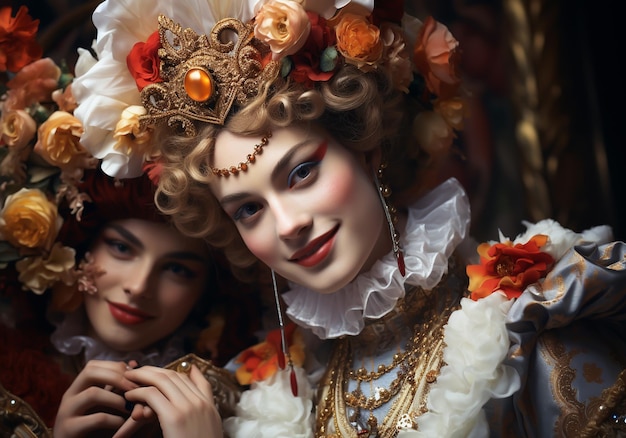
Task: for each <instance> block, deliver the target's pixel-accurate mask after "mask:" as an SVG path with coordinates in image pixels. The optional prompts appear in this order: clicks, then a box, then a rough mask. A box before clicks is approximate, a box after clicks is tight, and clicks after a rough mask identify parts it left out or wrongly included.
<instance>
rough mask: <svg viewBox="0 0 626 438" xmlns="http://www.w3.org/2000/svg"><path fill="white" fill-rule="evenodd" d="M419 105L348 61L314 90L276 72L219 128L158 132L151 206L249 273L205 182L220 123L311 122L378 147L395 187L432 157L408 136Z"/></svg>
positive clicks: (242, 130)
mask: <svg viewBox="0 0 626 438" xmlns="http://www.w3.org/2000/svg"><path fill="white" fill-rule="evenodd" d="M420 110H421V108H420V107H419V104H418V103H417V101H416V100H413V99H411V98H410V97H409V96H407V95H405V94H404V93H401V92H398V91H395V90H393V88H392V86H391V83H390V82H389V80H388V78H387V77H386V76H385V75H384V74H383V73H381V72H378V71H373V72H369V73H363V72H362V71H360V70H358V69H357V68H355V67H353V66H349V65H347V66H344V67H343V68H342V69H340V70H339V71H337V72H336V73H335V75H334V76H333V78H332V79H331V80H330V81H328V82H321V83H318V85H317V87H316V88H315V89H309V88H306V87H304V86H303V85H302V84H298V83H294V82H286V81H283V80H282V79H280V78H279V79H277V80H276V81H275V82H274V83H273V84H267V86H266V88H265V89H264V90H261V92H260V93H259V96H258V97H257V98H256V99H255V100H253V101H251V102H250V103H249V104H247V105H246V106H245V107H243V108H239V109H238V111H237V112H236V113H234V114H232V115H231V116H230V117H229V119H228V120H227V122H226V124H225V125H224V127H221V126H215V125H211V124H205V125H203V126H198V127H197V128H198V129H197V132H198V134H197V135H196V136H195V137H184V136H171V135H157V138H162V139H163V140H162V141H163V144H162V145H161V151H162V154H163V158H164V167H163V171H162V174H161V176H160V181H159V186H158V189H157V193H156V203H157V206H158V207H159V209H160V210H161V211H163V212H164V213H165V214H167V215H170V216H171V217H172V220H173V222H174V224H175V225H176V226H177V227H178V229H179V230H180V231H181V232H182V233H184V234H186V235H189V236H193V237H201V238H204V239H206V240H207V242H208V243H209V244H210V245H213V246H215V247H218V248H222V249H223V250H224V253H225V255H226V257H227V259H228V260H229V262H230V263H231V265H232V268H233V271H234V273H235V274H236V275H237V276H238V277H239V278H242V279H250V278H251V274H252V272H254V266H255V264H256V261H257V260H256V258H255V257H254V256H253V255H252V254H251V253H250V251H249V250H248V249H247V247H246V246H245V244H244V242H243V241H242V240H241V238H240V237H239V234H238V232H237V229H236V227H235V225H234V223H233V221H232V219H231V218H230V217H228V216H227V215H226V213H225V212H224V211H223V210H222V208H221V206H220V204H219V203H218V201H217V199H216V198H215V197H214V196H213V195H212V193H211V190H210V188H209V186H208V183H209V181H210V180H211V179H212V178H214V177H215V176H214V175H213V174H212V172H211V170H210V161H211V159H212V154H213V148H214V144H215V138H216V136H217V135H218V133H219V132H220V130H221V129H227V130H229V131H230V132H232V133H235V134H241V135H250V136H262V135H264V134H266V133H267V132H268V131H271V128H272V127H275V126H278V127H286V126H290V125H292V124H294V123H305V124H306V123H310V122H317V123H319V124H320V125H322V126H324V129H326V130H327V131H328V132H329V133H330V134H331V135H332V136H333V137H334V138H335V139H336V140H337V141H338V142H339V143H341V144H343V145H344V146H345V147H346V148H348V149H350V150H353V151H359V152H367V151H372V150H374V149H375V148H377V147H380V148H381V149H382V152H383V158H384V160H385V161H386V162H387V168H388V171H387V172H385V174H386V175H385V176H386V181H385V182H386V184H387V185H388V186H389V187H390V188H391V189H392V191H394V192H397V193H401V192H402V191H404V190H407V189H408V188H409V187H410V186H412V185H415V184H416V183H418V182H419V178H420V174H421V172H420V171H419V170H420V169H422V168H424V167H425V166H426V165H427V164H428V163H429V162H432V160H433V156H432V154H426V153H424V151H423V150H421V149H420V147H419V145H418V144H417V142H416V141H415V139H414V138H413V136H412V129H411V123H412V120H413V117H414V116H415V114H416V112H418V111H420Z"/></svg>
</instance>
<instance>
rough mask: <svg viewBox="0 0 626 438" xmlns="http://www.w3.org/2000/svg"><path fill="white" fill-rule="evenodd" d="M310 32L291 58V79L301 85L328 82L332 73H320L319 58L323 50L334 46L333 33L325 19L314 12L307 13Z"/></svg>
mask: <svg viewBox="0 0 626 438" xmlns="http://www.w3.org/2000/svg"><path fill="white" fill-rule="evenodd" d="M307 15H308V16H309V20H310V21H311V31H310V33H309V37H308V38H307V41H306V42H305V43H304V46H303V47H302V49H300V50H299V51H298V52H297V53H295V54H293V55H292V56H291V60H292V61H293V63H294V67H293V70H292V72H291V78H292V79H293V80H294V81H296V82H300V83H303V84H309V85H310V86H311V85H312V82H319V81H327V80H329V79H330V78H331V77H332V76H333V74H334V71H332V70H331V71H322V70H321V65H320V56H321V55H322V53H323V52H324V49H326V48H327V47H331V46H333V45H334V44H335V33H334V32H333V31H332V30H331V29H330V28H329V27H328V26H327V25H326V19H324V18H323V17H320V16H319V15H318V14H316V13H314V12H307Z"/></svg>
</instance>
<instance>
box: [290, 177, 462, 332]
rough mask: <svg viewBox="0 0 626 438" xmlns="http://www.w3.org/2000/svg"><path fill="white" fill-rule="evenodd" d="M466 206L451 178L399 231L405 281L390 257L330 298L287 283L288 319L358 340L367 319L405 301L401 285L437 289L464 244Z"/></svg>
mask: <svg viewBox="0 0 626 438" xmlns="http://www.w3.org/2000/svg"><path fill="white" fill-rule="evenodd" d="M469 223H470V207H469V202H468V199H467V196H466V195H465V191H464V190H463V188H462V187H461V185H460V183H459V182H458V181H457V180H456V179H449V180H447V181H446V182H444V183H443V184H441V185H439V186H438V187H437V188H435V189H434V190H433V191H432V192H430V193H429V194H427V195H426V196H424V197H423V198H421V199H420V200H419V201H418V202H416V203H415V204H414V205H412V206H411V208H410V209H409V215H408V221H407V226H406V230H405V231H404V232H402V231H401V232H400V234H401V243H402V245H403V249H404V261H405V264H406V276H405V277H402V275H401V274H400V272H399V270H398V265H397V263H396V259H395V256H394V254H393V252H390V253H389V254H387V255H386V256H385V257H383V258H382V259H381V260H379V261H377V262H376V263H375V264H374V266H372V268H371V269H370V270H369V271H368V272H366V273H363V274H360V275H359V276H358V277H357V278H356V279H355V280H354V281H353V282H351V283H350V284H349V285H347V286H346V287H344V288H343V289H341V290H339V291H337V292H335V293H332V294H319V293H316V292H314V291H311V290H309V289H307V288H305V287H302V286H299V285H296V284H294V283H290V287H291V290H290V291H289V292H287V293H286V294H284V295H283V297H284V299H285V302H286V303H287V305H288V308H287V314H288V315H289V317H290V318H291V319H292V320H293V321H294V322H296V323H297V324H299V325H301V326H303V327H306V328H309V329H311V330H312V331H313V332H314V333H315V334H316V335H317V336H319V337H320V338H322V339H329V338H337V337H339V336H343V335H357V334H358V333H360V332H361V330H362V329H363V327H364V320H365V318H371V319H377V318H380V317H382V316H384V315H385V314H387V313H388V312H390V311H391V310H392V309H393V308H394V307H395V305H396V302H397V301H398V300H399V299H400V298H402V297H403V296H404V286H405V284H406V285H413V286H420V287H422V288H424V289H426V290H430V289H432V288H433V287H435V286H436V285H437V284H438V283H439V281H440V280H441V278H442V277H443V275H444V274H445V273H446V272H447V268H448V258H449V257H450V256H451V255H452V253H453V251H454V249H455V248H456V247H457V245H458V244H459V243H461V242H462V241H463V239H465V237H466V235H467V234H468V229H469Z"/></svg>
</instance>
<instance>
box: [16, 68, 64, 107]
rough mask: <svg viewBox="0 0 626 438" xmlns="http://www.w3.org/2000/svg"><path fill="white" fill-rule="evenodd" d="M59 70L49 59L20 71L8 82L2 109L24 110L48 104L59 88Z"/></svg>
mask: <svg viewBox="0 0 626 438" xmlns="http://www.w3.org/2000/svg"><path fill="white" fill-rule="evenodd" d="M60 77H61V69H60V68H59V67H58V66H57V65H56V64H55V63H54V61H53V60H52V59H50V58H44V59H39V60H37V61H35V62H33V63H32V64H28V65H27V66H26V67H24V68H23V69H21V70H20V71H19V72H18V73H17V74H16V75H15V76H14V77H13V79H11V80H10V81H9V82H7V87H8V88H9V91H8V92H7V100H6V101H5V104H4V109H5V110H8V109H24V108H26V107H28V106H30V105H32V104H34V103H37V102H49V101H50V100H51V99H52V92H53V91H54V90H56V89H57V88H59V78H60Z"/></svg>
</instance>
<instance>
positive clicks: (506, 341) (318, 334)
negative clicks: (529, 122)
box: [76, 0, 626, 438]
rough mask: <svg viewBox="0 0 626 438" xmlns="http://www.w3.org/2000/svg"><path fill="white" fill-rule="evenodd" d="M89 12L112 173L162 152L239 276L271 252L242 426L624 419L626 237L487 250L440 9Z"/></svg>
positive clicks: (587, 424)
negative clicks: (464, 166)
mask: <svg viewBox="0 0 626 438" xmlns="http://www.w3.org/2000/svg"><path fill="white" fill-rule="evenodd" d="M148 3H149V5H148ZM140 11H141V13H139V12H140ZM138 16H141V17H142V18H141V19H140V20H139V23H140V24H141V26H139V27H140V28H141V31H140V32H137V33H131V32H129V31H128V28H129V27H128V26H127V24H128V23H129V20H131V19H133V20H134V17H138ZM94 22H95V23H96V25H97V26H98V27H99V32H100V33H99V37H98V40H97V42H96V45H95V48H96V54H97V55H98V61H97V62H96V63H95V64H94V66H93V67H92V68H91V69H90V70H89V72H88V73H87V74H86V75H85V76H84V77H83V78H79V80H78V84H77V85H78V86H77V87H76V96H77V99H78V101H79V103H80V106H79V109H78V110H77V113H78V116H79V118H81V120H82V121H83V123H84V125H85V129H86V132H85V135H84V136H83V138H82V139H83V141H84V143H85V145H86V146H87V147H88V148H90V150H91V151H92V153H94V155H96V156H102V157H108V158H105V160H104V161H105V162H104V165H103V168H104V169H105V171H107V172H109V173H110V174H114V175H116V176H118V177H123V176H130V175H133V174H135V173H141V172H142V166H144V167H145V166H146V165H148V166H149V167H151V168H152V170H153V171H154V172H155V174H156V175H158V178H159V188H158V190H157V195H156V200H157V204H158V206H159V208H160V209H161V210H162V211H164V212H165V213H167V214H168V215H170V216H171V217H172V219H173V221H174V223H175V224H176V226H177V227H178V228H179V229H180V230H181V231H182V232H183V233H185V234H187V235H190V236H196V237H202V238H204V239H206V240H207V241H208V242H210V243H211V244H212V245H214V246H216V247H219V248H223V250H224V252H225V254H226V255H227V257H228V260H229V262H230V263H231V265H232V267H233V269H234V270H235V271H236V272H237V273H238V274H239V275H241V276H242V277H244V278H253V279H256V280H257V281H258V278H259V277H258V275H260V274H263V272H265V271H264V270H263V269H261V267H263V266H266V267H269V268H270V269H271V277H272V279H273V284H274V296H275V299H276V313H277V316H278V328H279V331H278V332H271V333H270V334H269V335H268V338H267V340H266V342H263V343H261V344H259V345H257V346H253V347H251V348H249V349H247V350H245V351H244V352H242V353H241V354H240V355H238V356H237V357H236V358H235V360H234V361H233V362H232V363H231V364H229V369H233V370H234V372H235V375H236V376H237V378H238V379H239V381H240V383H242V384H246V385H248V384H250V389H249V390H248V391H245V392H244V394H243V395H242V398H241V400H240V402H239V405H238V411H237V415H236V416H234V417H231V418H228V419H226V420H225V421H224V422H223V426H224V431H225V432H226V434H227V435H229V436H242V437H243V436H266V437H270V436H271V437H274V436H290V437H296V436H298V437H305V436H319V437H321V436H354V437H356V436H379V437H392V436H398V437H404V438H409V437H418V436H488V435H492V436H504V435H506V436H511V435H514V436H545V435H546V434H549V435H554V434H556V435H565V436H574V434H578V433H584V434H590V435H591V434H594V433H597V432H599V431H600V430H602V431H605V432H606V431H611V430H612V429H615V428H619V427H620V426H619V425H617V423H615V421H614V420H615V418H617V419H620V418H622V417H620V415H622V414H623V413H624V412H623V410H622V407H621V406H620V405H619V404H618V403H616V402H615V400H617V399H619V397H620V396H621V395H623V389H622V388H623V385H622V381H623V380H622V379H623V375H622V369H623V363H624V359H625V357H624V355H623V354H622V353H616V354H615V352H619V351H624V349H623V347H624V340H625V339H626V337H625V336H624V335H625V334H626V331H625V330H626V328H625V327H624V325H623V315H624V311H625V306H626V302H625V301H624V299H623V296H624V294H623V292H624V288H625V287H626V275H625V272H624V266H623V255H624V253H625V251H626V248H625V247H624V245H623V244H622V243H621V242H614V243H607V242H608V241H609V240H610V234H611V232H610V229H608V227H596V228H593V229H591V230H588V231H586V232H584V233H580V234H579V233H574V232H573V231H570V230H566V229H564V228H562V227H561V226H560V225H559V224H558V223H556V222H554V221H551V220H545V221H542V222H540V223H538V224H526V225H527V227H528V230H527V231H526V232H525V233H524V234H521V235H520V236H518V237H517V238H516V239H514V240H510V239H506V238H505V237H504V236H501V239H500V242H490V243H485V244H482V245H480V246H478V248H477V251H478V255H479V256H480V257H477V256H475V252H474V249H475V247H474V245H473V242H472V240H471V238H470V237H469V235H468V229H469V218H470V211H469V203H468V199H467V196H466V195H465V192H464V190H463V188H462V187H461V185H460V184H459V183H458V182H457V181H456V180H455V179H449V180H445V181H440V180H439V179H438V177H437V168H438V165H439V164H440V163H441V162H442V161H443V160H445V159H446V157H447V156H448V155H449V153H450V152H451V150H452V149H453V147H454V146H453V145H454V141H455V138H456V135H455V132H456V131H457V130H459V129H460V128H461V127H462V120H463V118H464V117H465V116H466V114H465V111H464V106H463V99H462V87H461V82H460V80H459V77H458V71H457V65H456V59H457V55H458V50H459V49H458V47H457V46H458V43H457V42H456V40H455V39H454V37H453V36H452V35H451V34H450V33H449V32H448V30H447V29H446V27H445V26H443V25H442V24H441V23H437V22H436V21H435V20H434V19H432V18H427V19H426V20H425V21H424V22H420V21H419V20H417V19H415V18H412V17H410V16H407V15H406V14H404V11H403V7H402V4H401V2H385V4H384V5H383V4H382V2H380V3H379V2H375V1H366V0H362V1H351V2H345V1H331V0H328V1H319V2H313V1H302V2H300V1H291V0H261V1H250V2H247V1H240V2H230V3H229V4H228V5H226V4H223V3H222V4H220V3H219V2H213V1H209V0H207V1H206V2H200V3H199V4H193V5H191V4H188V5H185V7H182V6H181V7H179V6H172V5H169V4H167V3H166V2H156V3H153V2H148V1H147V0H145V1H141V0H137V1H130V0H128V1H115V0H107V1H105V2H104V3H103V4H102V5H101V6H100V7H99V8H98V10H97V11H96V13H95V15H94ZM133 23H135V21H133ZM111 47H117V48H118V49H120V50H121V49H122V48H124V49H125V50H126V52H124V53H125V54H127V56H126V58H124V57H123V56H119V53H116V54H112V53H111V52H110V50H111V49H110V48H111ZM111 71H123V72H124V74H123V75H122V76H116V78H115V85H116V86H117V88H116V89H115V93H116V94H115V95H114V94H113V93H112V91H110V90H109V87H108V86H107V85H108V84H110V85H113V84H112V82H111V79H110V78H109V79H107V73H108V72H111ZM98 81H101V83H100V84H99V85H97V86H96V84H98ZM120 96H123V97H120ZM97 105H104V106H103V107H102V108H101V109H100V111H102V110H104V109H106V110H110V111H113V112H115V111H117V113H119V114H121V113H122V112H123V111H124V110H125V109H126V108H130V107H133V105H135V106H136V107H137V108H136V111H135V114H137V117H136V118H135V119H134V127H135V129H136V133H135V134H133V135H134V136H133V137H126V140H128V141H130V142H131V143H132V141H133V139H134V138H136V137H137V135H136V134H137V133H141V134H142V135H143V134H145V135H150V136H151V141H150V142H149V146H148V147H146V146H145V145H143V146H139V145H138V144H131V145H130V146H128V148H127V149H125V150H124V151H119V146H118V147H117V149H116V145H119V143H118V140H116V138H119V135H120V131H118V130H117V129H116V126H115V125H114V123H112V121H111V120H110V119H107V120H105V118H103V117H100V116H99V113H98V112H97V111H95V112H94V111H92V110H93V109H94V108H96V106H97ZM133 108H134V107H133ZM116 136H117V137H116ZM122 152H123V153H125V154H126V155H122ZM107 159H108V162H107ZM602 245H603V246H602ZM258 262H260V263H258ZM257 267H258V268H259V269H256V268H257ZM468 276H469V282H468ZM276 277H278V279H277V278H276ZM591 278H593V281H588V280H589V279H591ZM281 280H285V282H284V283H283V282H282V281H281ZM283 284H284V287H283ZM281 295H282V296H281ZM281 298H282V301H284V302H281ZM283 306H284V307H285V308H286V310H285V311H286V314H287V315H288V317H289V319H290V320H291V321H293V322H294V323H295V324H296V325H297V326H298V327H297V329H294V326H293V325H290V324H287V323H286V322H285V321H284V319H283V312H282V307H283ZM592 321H593V322H592ZM590 324H593V327H594V329H595V330H597V331H598V333H602V335H600V338H601V339H602V342H598V337H597V336H592V335H591V334H590V333H591V332H590V331H588V329H587V327H588V326H589V325H590ZM587 364H593V367H594V370H595V372H594V373H592V374H594V375H595V376H599V375H601V376H602V378H592V377H591V375H590V374H589V373H588V371H589V370H590V369H589V367H588V366H587ZM279 369H283V370H285V371H280V370H279ZM577 372H579V373H581V374H584V375H585V377H584V378H582V379H572V378H569V376H572V375H575V374H576V373H577ZM133 373H134V371H129V372H128V373H127V375H128V376H129V377H130V376H133ZM616 397H617V398H616ZM612 416H613V417H612ZM581 431H582V432H581Z"/></svg>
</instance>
